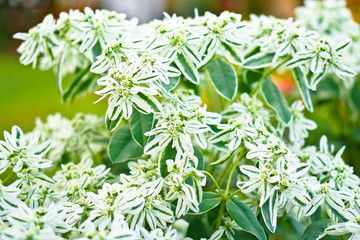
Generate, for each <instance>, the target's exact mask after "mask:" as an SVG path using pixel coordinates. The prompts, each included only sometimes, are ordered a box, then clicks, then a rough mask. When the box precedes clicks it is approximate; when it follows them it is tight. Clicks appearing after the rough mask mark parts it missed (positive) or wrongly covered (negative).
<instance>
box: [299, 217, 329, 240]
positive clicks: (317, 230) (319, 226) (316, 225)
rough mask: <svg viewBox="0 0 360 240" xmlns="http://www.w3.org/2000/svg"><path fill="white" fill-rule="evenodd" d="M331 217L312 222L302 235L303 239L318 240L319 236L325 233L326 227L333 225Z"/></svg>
mask: <svg viewBox="0 0 360 240" xmlns="http://www.w3.org/2000/svg"><path fill="white" fill-rule="evenodd" d="M332 224H333V222H332V221H331V219H322V220H319V221H316V222H313V223H311V224H310V225H309V226H308V227H307V228H306V229H305V232H304V234H303V235H302V237H301V240H316V239H317V238H318V237H319V236H321V235H322V234H324V232H325V229H326V228H327V227H329V226H330V225H332Z"/></svg>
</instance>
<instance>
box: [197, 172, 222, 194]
mask: <svg viewBox="0 0 360 240" xmlns="http://www.w3.org/2000/svg"><path fill="white" fill-rule="evenodd" d="M201 172H202V173H204V174H205V175H207V176H209V177H210V179H211V180H212V181H213V182H214V186H215V187H216V188H217V190H219V193H220V196H221V197H223V193H222V191H221V188H220V186H219V184H218V183H217V182H216V180H215V178H214V177H213V175H211V174H210V173H208V172H206V171H201Z"/></svg>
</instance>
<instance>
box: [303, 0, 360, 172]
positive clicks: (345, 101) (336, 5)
mask: <svg viewBox="0 0 360 240" xmlns="http://www.w3.org/2000/svg"><path fill="white" fill-rule="evenodd" d="M296 16H297V19H298V20H299V21H300V23H301V24H302V25H304V26H306V27H307V28H309V29H312V30H316V31H317V32H318V33H319V34H320V35H321V37H322V38H324V39H327V40H329V41H338V42H339V41H340V42H341V41H345V40H346V39H351V44H350V45H349V47H348V48H346V49H345V50H344V51H343V58H342V61H344V63H346V64H347V65H348V66H350V67H351V68H352V69H354V70H355V71H356V73H357V75H356V76H354V77H346V78H345V79H344V80H345V81H343V80H341V79H339V78H338V77H337V76H335V75H334V74H328V75H327V76H326V80H325V81H323V83H324V84H322V83H320V84H319V89H318V91H316V92H313V93H312V99H313V104H314V105H315V106H316V107H315V108H316V109H317V110H316V111H315V113H314V114H313V115H312V119H314V120H316V122H318V123H320V122H324V120H325V121H326V122H327V123H328V124H323V126H321V127H320V126H319V128H318V129H317V130H316V131H315V132H314V133H313V136H314V135H315V136H318V135H322V134H324V133H326V134H327V135H328V137H329V139H332V141H336V142H337V143H338V144H343V145H344V144H346V145H347V147H348V148H347V151H346V152H345V154H344V160H346V162H347V163H349V164H351V165H353V166H354V167H355V169H356V170H357V171H359V169H360V165H359V163H358V161H354V160H353V156H356V155H358V154H359V149H360V78H359V76H360V75H359V73H360V68H359V66H360V56H359V54H358V53H359V50H360V25H359V24H358V23H356V22H355V21H354V19H353V17H352V15H351V12H350V10H349V9H347V8H346V2H345V1H343V0H341V1H339V0H337V1H334V0H324V1H306V2H305V6H303V7H299V8H297V9H296ZM334 110H335V111H337V112H339V114H335V115H334V114H333V112H334ZM319 125H320V124H319ZM329 126H331V127H329ZM336 126H339V128H337V127H336ZM340 126H341V127H340ZM308 140H309V142H315V141H318V139H317V138H316V139H313V137H310V139H308Z"/></svg>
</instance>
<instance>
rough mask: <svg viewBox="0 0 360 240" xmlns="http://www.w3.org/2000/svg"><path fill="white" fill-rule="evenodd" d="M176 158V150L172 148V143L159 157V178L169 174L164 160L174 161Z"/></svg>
mask: <svg viewBox="0 0 360 240" xmlns="http://www.w3.org/2000/svg"><path fill="white" fill-rule="evenodd" d="M175 156H176V148H172V141H171V142H169V144H168V145H167V146H166V147H165V149H164V150H163V151H162V152H161V154H160V156H159V167H160V175H161V177H163V178H164V177H166V176H167V175H168V174H169V172H168V170H167V164H166V160H168V159H171V160H174V159H175Z"/></svg>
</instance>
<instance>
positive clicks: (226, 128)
mask: <svg viewBox="0 0 360 240" xmlns="http://www.w3.org/2000/svg"><path fill="white" fill-rule="evenodd" d="M218 128H219V129H221V131H219V132H217V133H216V134H215V135H214V136H212V137H211V138H210V139H209V140H210V142H211V143H217V142H221V141H225V142H226V141H227V142H229V144H228V148H229V149H230V151H234V150H235V149H237V148H238V147H239V146H240V144H241V143H242V142H245V139H246V138H247V137H250V138H254V137H255V136H257V134H258V133H257V130H256V129H255V128H254V127H253V124H252V118H251V117H250V115H247V114H243V115H241V116H240V117H237V118H231V119H229V121H228V123H227V124H222V125H220V126H218Z"/></svg>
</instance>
